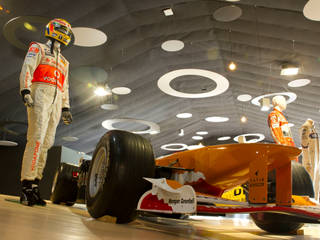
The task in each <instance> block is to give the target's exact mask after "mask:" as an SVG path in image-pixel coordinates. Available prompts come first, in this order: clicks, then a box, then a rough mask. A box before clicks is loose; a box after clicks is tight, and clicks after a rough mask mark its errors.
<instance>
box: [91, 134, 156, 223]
mask: <svg viewBox="0 0 320 240" xmlns="http://www.w3.org/2000/svg"><path fill="white" fill-rule="evenodd" d="M154 173H155V162H154V155H153V150H152V146H151V144H150V143H149V142H148V141H147V140H146V139H144V138H143V137H141V136H139V135H136V134H133V133H129V132H125V131H119V130H114V131H109V132H107V133H106V134H105V135H104V136H103V137H102V138H101V139H100V141H99V143H98V145H97V146H96V149H95V151H94V154H93V158H92V162H91V165H90V169H89V177H88V180H87V184H86V197H87V208H88V212H89V213H90V215H91V216H92V217H94V218H98V217H101V216H104V215H110V216H114V217H116V218H117V223H128V222H130V221H132V220H134V218H135V216H136V207H137V204H138V201H139V198H140V196H141V195H142V194H143V193H144V192H145V191H147V190H148V189H150V188H151V186H150V184H149V183H148V182H147V181H145V180H144V179H143V177H153V176H154Z"/></svg>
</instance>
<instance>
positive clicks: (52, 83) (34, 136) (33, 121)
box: [20, 19, 72, 206]
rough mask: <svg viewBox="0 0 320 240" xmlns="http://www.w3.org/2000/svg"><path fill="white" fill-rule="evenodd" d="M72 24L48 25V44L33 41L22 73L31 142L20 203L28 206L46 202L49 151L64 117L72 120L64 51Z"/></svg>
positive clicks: (62, 21)
mask: <svg viewBox="0 0 320 240" xmlns="http://www.w3.org/2000/svg"><path fill="white" fill-rule="evenodd" d="M71 35H72V31H71V26H70V24H69V23H68V22H67V21H65V20H63V19H54V20H52V21H50V22H49V23H48V25H47V27H46V37H48V38H49V40H48V42H47V43H46V44H42V43H37V42H33V43H31V45H30V47H29V50H28V53H27V55H26V57H25V60H24V63H23V66H22V70H21V74H20V93H21V95H22V98H23V101H24V103H25V105H26V106H27V112H28V133H27V144H26V148H25V152H24V156H23V160H22V169H21V183H22V191H21V195H20V202H21V203H22V204H24V205H27V206H33V205H35V204H37V205H43V206H44V205H46V202H45V201H44V200H43V199H42V198H41V197H40V193H39V188H38V185H39V181H40V180H41V179H42V173H43V170H44V167H45V165H46V159H47V152H48V150H49V149H50V148H51V147H52V145H53V143H54V138H55V133H56V128H57V126H58V124H59V121H60V117H61V115H62V120H63V122H64V123H65V124H70V123H71V122H72V115H71V113H70V105H69V83H68V71H69V62H68V61H67V60H66V59H65V58H64V57H63V56H62V55H61V53H60V44H64V45H68V43H69V42H70V41H71Z"/></svg>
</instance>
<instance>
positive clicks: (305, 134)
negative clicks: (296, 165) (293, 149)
mask: <svg viewBox="0 0 320 240" xmlns="http://www.w3.org/2000/svg"><path fill="white" fill-rule="evenodd" d="M300 137H301V147H302V154H303V160H302V164H303V166H304V167H305V168H306V170H307V171H308V173H309V174H310V177H311V179H312V182H313V187H314V193H315V199H316V200H318V201H320V196H319V191H320V189H319V188H320V186H319V185H320V166H319V165H320V159H319V154H320V152H319V135H318V133H317V132H316V129H315V127H314V125H313V124H312V123H311V122H310V121H308V120H307V121H306V122H305V123H304V124H303V125H302V127H301V128H300Z"/></svg>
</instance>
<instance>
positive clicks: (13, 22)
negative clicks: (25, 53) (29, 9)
mask: <svg viewBox="0 0 320 240" xmlns="http://www.w3.org/2000/svg"><path fill="white" fill-rule="evenodd" d="M1 12H3V11H1ZM49 21H50V19H49V18H48V17H41V16H20V17H15V18H12V19H10V20H9V21H8V22H7V23H6V24H5V25H4V26H3V31H2V33H3V36H4V37H5V38H6V39H7V40H8V42H9V43H10V44H12V45H14V46H15V47H17V48H20V49H22V50H27V49H28V48H29V45H30V41H31V40H32V41H37V42H39V41H40V42H41V41H42V40H43V39H41V38H40V36H42V35H41V34H40V29H41V30H42V29H43V28H44V27H45V26H46V24H47V23H48V22H49ZM21 28H25V29H28V30H29V31H30V33H31V34H30V33H23V37H21V36H20V35H21V34H20V35H19V34H17V33H18V32H20V31H21ZM31 31H32V32H31ZM32 36H33V37H32Z"/></svg>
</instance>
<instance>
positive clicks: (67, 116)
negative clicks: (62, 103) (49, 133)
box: [62, 108, 72, 125]
mask: <svg viewBox="0 0 320 240" xmlns="http://www.w3.org/2000/svg"><path fill="white" fill-rule="evenodd" d="M62 121H63V123H64V124H65V125H69V124H70V123H72V115H71V112H70V109H69V108H62Z"/></svg>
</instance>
